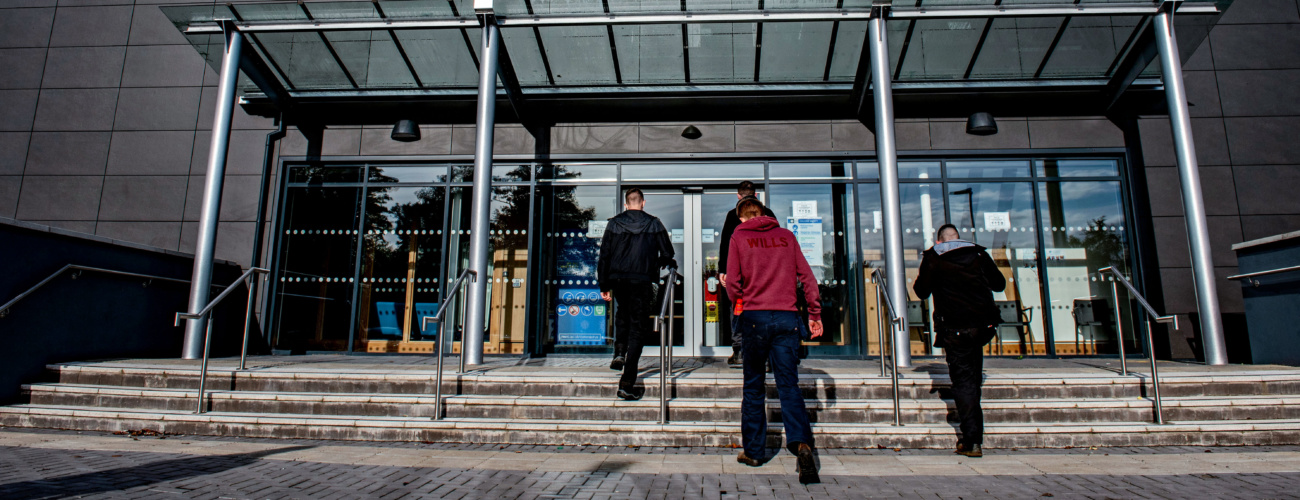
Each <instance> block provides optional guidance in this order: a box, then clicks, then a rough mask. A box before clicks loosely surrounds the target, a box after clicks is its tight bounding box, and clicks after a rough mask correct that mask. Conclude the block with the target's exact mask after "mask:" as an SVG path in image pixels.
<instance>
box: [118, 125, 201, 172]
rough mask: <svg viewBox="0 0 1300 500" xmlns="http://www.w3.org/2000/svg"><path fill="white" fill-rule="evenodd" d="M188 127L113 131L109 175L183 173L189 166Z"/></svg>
mask: <svg viewBox="0 0 1300 500" xmlns="http://www.w3.org/2000/svg"><path fill="white" fill-rule="evenodd" d="M193 140H194V132H193V131H191V130H185V131H172V132H152V131H151V132H113V142H112V145H111V147H110V148H109V152H108V170H107V173H108V174H109V175H186V174H188V173H189V169H190V160H191V158H190V155H191V153H192V151H191V149H192V148H191V147H190V145H191V143H192V142H193Z"/></svg>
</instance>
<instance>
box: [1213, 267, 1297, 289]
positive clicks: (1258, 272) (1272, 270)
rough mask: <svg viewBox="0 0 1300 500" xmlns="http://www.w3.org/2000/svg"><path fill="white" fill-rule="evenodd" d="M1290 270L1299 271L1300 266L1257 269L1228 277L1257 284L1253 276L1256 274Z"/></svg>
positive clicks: (1263, 274)
mask: <svg viewBox="0 0 1300 500" xmlns="http://www.w3.org/2000/svg"><path fill="white" fill-rule="evenodd" d="M1291 271H1300V266H1291V267H1282V268H1278V269H1269V270H1267V271H1257V272H1253V273H1246V274H1234V275H1232V276H1228V279H1229V280H1233V281H1236V280H1240V279H1245V280H1246V282H1248V283H1250V284H1251V286H1259V280H1257V279H1253V278H1255V277H1257V276H1268V275H1270V274H1279V273H1289V272H1291ZM1247 278H1250V279H1247Z"/></svg>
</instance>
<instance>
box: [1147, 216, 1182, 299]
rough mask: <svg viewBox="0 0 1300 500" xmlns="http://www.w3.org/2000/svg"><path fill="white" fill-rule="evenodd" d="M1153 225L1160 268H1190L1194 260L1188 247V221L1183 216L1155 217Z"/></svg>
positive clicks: (1152, 221)
mask: <svg viewBox="0 0 1300 500" xmlns="http://www.w3.org/2000/svg"><path fill="white" fill-rule="evenodd" d="M1151 223H1152V229H1153V230H1154V231H1155V234H1156V258H1158V259H1160V267H1176V268H1190V267H1191V266H1192V258H1191V253H1190V252H1191V251H1190V250H1189V248H1188V245H1187V223H1186V221H1184V220H1183V218H1182V217H1181V216H1178V217H1153V218H1152V220H1151ZM1166 301H1168V297H1166Z"/></svg>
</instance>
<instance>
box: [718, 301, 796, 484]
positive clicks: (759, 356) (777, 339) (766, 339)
mask: <svg viewBox="0 0 1300 500" xmlns="http://www.w3.org/2000/svg"><path fill="white" fill-rule="evenodd" d="M799 321H800V319H799V314H798V313H795V312H793V311H745V312H744V313H741V315H740V316H738V317H737V318H736V323H735V324H733V327H734V328H736V329H737V330H736V331H738V332H740V334H741V335H742V336H743V337H744V339H745V340H744V348H743V349H744V353H745V354H744V358H745V359H744V363H745V392H744V399H742V402H741V404H740V442H741V444H743V445H744V447H745V455H746V456H748V457H749V458H753V459H757V460H762V459H763V458H764V455H765V454H766V452H767V404H766V399H767V386H766V378H767V374H766V373H765V372H766V370H765V369H764V368H765V367H764V363H765V362H767V361H769V360H770V361H771V363H772V373H773V375H775V378H776V390H777V394H779V395H780V396H781V421H782V422H783V423H784V424H785V443H786V447H787V448H788V449H789V450H790V452H791V453H797V452H798V450H799V444H800V443H804V444H807V445H808V446H813V437H812V426H811V424H809V423H808V411H807V410H806V409H805V408H804V405H803V393H801V392H800V391H799Z"/></svg>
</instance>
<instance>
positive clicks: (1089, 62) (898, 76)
mask: <svg viewBox="0 0 1300 500" xmlns="http://www.w3.org/2000/svg"><path fill="white" fill-rule="evenodd" d="M472 3H473V2H472V0H379V1H374V2H371V1H345V2H306V3H291V2H275V3H241V4H225V5H213V4H207V5H202V6H165V7H162V10H163V12H164V13H166V15H167V16H168V17H169V18H170V19H171V20H172V22H173V23H174V24H175V25H176V26H177V28H178V29H180V30H181V31H182V33H184V34H185V36H186V37H187V38H188V39H189V41H190V42H191V43H192V44H193V45H194V46H195V47H196V48H197V49H198V51H199V52H200V53H202V54H203V55H204V56H205V57H206V58H207V60H208V62H209V64H210V65H212V66H213V67H214V68H219V67H220V64H221V61H220V59H221V53H222V35H221V34H220V32H219V30H217V29H215V24H214V22H215V21H217V20H233V21H234V22H235V23H236V24H237V26H239V28H240V30H241V31H242V32H244V33H245V34H246V35H247V37H246V40H247V41H249V42H250V43H249V45H250V47H251V48H252V50H254V51H255V53H256V54H257V55H259V56H260V57H261V58H263V59H264V60H265V61H266V62H267V64H268V66H269V67H270V68H272V70H273V73H275V77H276V78H277V79H278V80H279V83H280V84H281V85H283V86H284V88H285V89H287V90H288V91H289V92H290V93H291V94H311V93H319V92H321V91H362V92H383V91H456V90H460V91H471V90H472V89H473V88H474V87H475V86H476V85H477V78H478V76H477V75H478V56H479V54H478V52H479V44H480V43H481V42H480V36H481V28H480V21H479V20H478V19H477V18H476V17H475V15H474V13H473V5H472ZM495 4H496V5H495V12H496V16H497V23H498V24H499V25H500V26H501V35H502V38H503V39H504V42H505V48H506V51H507V52H508V54H509V57H510V61H511V64H512V66H513V68H514V70H515V73H516V75H517V78H518V81H519V84H520V87H521V88H522V89H523V91H524V93H525V94H528V93H530V92H539V91H546V90H552V91H570V92H572V91H581V90H583V89H588V90H591V91H598V92H618V91H629V90H630V91H645V90H654V89H673V88H683V87H684V86H689V87H691V88H697V89H698V88H709V87H724V86H736V85H744V86H747V88H759V89H761V88H763V87H764V86H771V87H780V86H786V87H789V86H791V85H812V86H822V87H827V88H844V87H845V86H846V85H851V84H852V83H853V82H854V80H855V78H856V77H858V76H859V75H858V71H859V65H860V64H861V60H862V50H863V45H864V41H865V38H866V32H867V22H868V21H867V19H868V16H869V13H870V10H871V5H870V4H871V2H870V1H869V0H641V1H638V0H497V1H496V2H495ZM1228 4H1229V2H1228V1H1219V2H1217V3H1216V2H1213V1H1188V2H1184V3H1183V5H1182V7H1180V8H1179V11H1178V15H1176V16H1175V23H1176V30H1177V37H1178V42H1179V45H1180V50H1181V52H1182V54H1183V57H1184V58H1186V57H1189V56H1190V55H1191V52H1192V50H1194V49H1195V48H1196V47H1197V46H1198V45H1200V43H1201V41H1202V40H1203V39H1204V38H1205V36H1206V35H1207V34H1208V32H1209V29H1210V28H1211V27H1213V25H1214V23H1215V22H1216V21H1217V19H1218V17H1219V15H1220V14H1221V13H1222V12H1223V11H1224V10H1225V9H1226V8H1227V7H1228ZM1158 5H1159V4H1157V3H1151V2H1131V1H1130V2H1122V1H1107V0H917V1H916V2H915V3H908V4H907V5H906V6H903V5H901V4H899V5H896V6H894V7H893V8H892V9H891V10H889V11H888V12H889V13H888V21H887V31H888V36H889V50H890V58H891V61H890V63H891V68H893V71H894V74H893V75H892V76H893V78H894V81H895V82H897V83H896V84H897V85H900V86H905V85H908V84H917V85H922V86H933V87H936V88H943V87H959V86H964V85H965V86H968V85H970V84H971V83H987V82H1015V83H1017V84H1019V85H1035V84H1041V85H1052V84H1054V83H1060V82H1062V81H1088V80H1090V81H1098V82H1104V81H1106V80H1109V79H1110V78H1111V77H1112V76H1113V75H1114V74H1115V72H1116V70H1117V67H1118V66H1119V65H1120V62H1121V61H1122V60H1123V59H1124V57H1125V55H1126V54H1127V53H1128V52H1129V51H1130V50H1131V49H1132V47H1133V46H1134V45H1135V41H1137V40H1138V38H1139V36H1138V35H1139V34H1140V33H1141V32H1142V31H1143V30H1144V29H1145V28H1146V27H1147V26H1148V24H1149V23H1150V21H1151V18H1152V14H1153V13H1154V12H1155V9H1156V8H1157V7H1158ZM1143 75H1144V76H1157V75H1158V67H1157V65H1156V64H1152V65H1150V66H1149V67H1148V68H1147V69H1146V72H1145V73H1144V74H1143ZM242 81H243V85H242V86H243V87H245V88H247V87H248V86H251V82H249V81H248V80H246V79H245V80H242Z"/></svg>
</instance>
